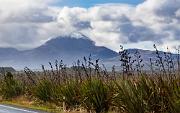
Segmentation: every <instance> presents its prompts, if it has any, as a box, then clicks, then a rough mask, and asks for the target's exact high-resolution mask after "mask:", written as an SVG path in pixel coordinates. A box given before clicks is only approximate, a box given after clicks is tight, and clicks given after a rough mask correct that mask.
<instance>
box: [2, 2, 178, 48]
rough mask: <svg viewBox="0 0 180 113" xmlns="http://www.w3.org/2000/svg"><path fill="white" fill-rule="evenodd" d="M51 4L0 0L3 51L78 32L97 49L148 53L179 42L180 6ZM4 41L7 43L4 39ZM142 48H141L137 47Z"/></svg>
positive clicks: (35, 44)
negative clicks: (69, 5) (137, 48)
mask: <svg viewBox="0 0 180 113" xmlns="http://www.w3.org/2000/svg"><path fill="white" fill-rule="evenodd" d="M54 2H56V1H55V0H18V1H17V0H6V1H4V0H0V17H1V18H0V43H1V46H4V47H5V46H7V47H15V48H20V49H26V48H33V47H37V46H39V45H41V44H43V43H44V42H45V41H46V40H48V39H50V38H53V37H56V36H58V35H68V34H70V33H72V32H81V33H84V34H85V35H87V36H89V37H90V38H91V39H92V40H93V41H95V42H96V45H101V46H106V47H109V48H111V49H113V50H118V49H119V45H120V44H123V45H125V46H126V47H132V45H133V46H135V48H136V47H139V48H144V49H152V48H150V45H147V44H153V43H156V44H158V45H159V46H161V47H162V48H163V47H164V46H168V45H169V46H171V47H173V46H175V45H178V44H179V42H180V37H179V36H180V1H179V0H172V1H170V0H159V1H157V0H146V1H144V2H143V3H141V4H139V5H136V6H133V5H128V4H101V5H96V6H93V7H90V8H80V7H72V8H70V7H54V6H53V5H51V4H53V3H54ZM5 37H7V38H5ZM138 44H141V45H138Z"/></svg>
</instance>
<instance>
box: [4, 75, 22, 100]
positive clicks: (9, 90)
mask: <svg viewBox="0 0 180 113" xmlns="http://www.w3.org/2000/svg"><path fill="white" fill-rule="evenodd" d="M22 93H23V87H22V84H21V83H20V82H19V81H17V80H15V79H14V77H13V75H12V73H10V72H8V73H7V74H6V75H5V77H4V80H3V82H2V88H1V94H2V96H3V98H5V99H11V98H13V97H17V96H20V95H21V94H22Z"/></svg>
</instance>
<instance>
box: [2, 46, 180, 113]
mask: <svg viewBox="0 0 180 113" xmlns="http://www.w3.org/2000/svg"><path fill="white" fill-rule="evenodd" d="M154 48H155V50H156V56H157V57H156V59H151V58H150V59H149V68H150V70H149V71H145V69H144V68H145V64H143V60H142V58H141V54H140V53H139V52H138V51H136V52H135V53H134V55H133V56H132V55H130V54H129V52H128V50H124V49H123V47H121V51H120V52H119V59H120V65H121V70H116V69H115V67H112V70H111V71H107V69H106V68H105V66H100V65H99V60H95V61H93V60H92V59H91V56H89V58H86V57H84V60H83V61H79V60H78V61H77V62H76V63H74V66H72V67H71V68H68V67H66V65H65V64H64V63H63V61H57V60H56V61H55V63H51V62H49V65H50V66H49V67H50V68H48V69H46V68H45V66H43V65H42V71H41V72H34V71H32V70H30V69H29V68H27V67H26V68H25V69H24V73H10V72H7V73H4V74H3V75H1V77H0V78H1V79H0V95H1V98H2V99H1V100H2V101H13V100H14V99H16V98H24V99H22V100H26V102H27V101H29V103H30V102H31V104H34V105H35V106H38V105H39V106H41V105H42V106H43V105H44V106H48V109H54V112H55V110H57V111H58V112H63V111H65V112H71V111H76V112H83V113H86V112H87V113H109V112H110V113H180V54H179V53H180V50H179V49H177V55H176V58H174V57H172V54H171V53H170V52H164V53H163V54H160V51H158V49H157V47H156V45H154ZM162 55H163V56H162ZM29 103H28V105H29Z"/></svg>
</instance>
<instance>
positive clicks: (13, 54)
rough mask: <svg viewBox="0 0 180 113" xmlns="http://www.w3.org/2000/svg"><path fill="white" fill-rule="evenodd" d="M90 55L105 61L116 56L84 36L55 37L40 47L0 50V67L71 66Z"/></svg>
mask: <svg viewBox="0 0 180 113" xmlns="http://www.w3.org/2000/svg"><path fill="white" fill-rule="evenodd" d="M90 54H91V56H92V58H93V59H98V58H99V59H102V60H106V59H109V58H112V57H116V56H117V55H118V54H117V53H116V52H114V51H112V50H110V49H108V48H106V47H103V46H96V45H95V43H94V42H93V41H91V40H89V39H88V38H87V37H85V36H81V37H80V38H77V37H74V36H66V37H57V38H55V39H51V40H49V41H47V42H46V43H45V44H43V45H42V46H40V47H37V48H34V49H31V50H26V51H18V50H15V49H9V48H7V49H6V48H4V49H0V62H1V66H14V67H15V68H17V67H18V68H21V69H22V68H23V67H25V66H29V67H31V68H39V67H40V65H41V64H47V63H48V62H50V61H51V62H54V61H55V60H56V59H57V60H63V61H64V62H65V63H66V64H68V65H71V64H72V63H73V62H75V61H77V60H78V59H81V60H82V59H83V57H84V56H86V57H88V56H89V55H90Z"/></svg>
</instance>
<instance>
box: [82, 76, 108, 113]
mask: <svg viewBox="0 0 180 113" xmlns="http://www.w3.org/2000/svg"><path fill="white" fill-rule="evenodd" d="M108 93H109V92H108V87H107V86H106V85H105V84H104V83H103V82H102V81H101V80H98V79H93V80H91V81H85V82H84V84H83V86H82V96H83V106H84V107H85V108H86V109H87V110H88V111H95V112H96V113H101V112H108V110H109V107H110V102H111V96H110V95H108Z"/></svg>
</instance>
